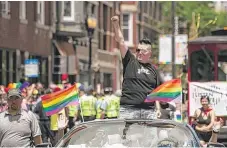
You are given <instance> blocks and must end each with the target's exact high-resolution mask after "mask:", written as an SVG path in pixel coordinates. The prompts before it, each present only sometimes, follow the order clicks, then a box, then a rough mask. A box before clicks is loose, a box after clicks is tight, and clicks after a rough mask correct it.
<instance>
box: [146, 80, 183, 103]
mask: <svg viewBox="0 0 227 148" xmlns="http://www.w3.org/2000/svg"><path fill="white" fill-rule="evenodd" d="M181 93H182V87H181V80H180V79H173V80H170V81H167V82H165V83H164V84H162V85H160V86H159V87H157V88H156V89H155V90H153V91H152V92H151V94H149V95H148V96H147V98H146V99H145V102H154V101H163V102H170V101H173V100H174V99H176V98H177V97H179V96H180V95H181Z"/></svg>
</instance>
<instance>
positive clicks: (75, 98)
mask: <svg viewBox="0 0 227 148" xmlns="http://www.w3.org/2000/svg"><path fill="white" fill-rule="evenodd" d="M41 99H42V104H43V109H44V111H45V113H46V115H47V116H51V115H53V114H56V113H58V112H59V111H61V110H62V109H63V108H64V107H66V106H68V105H76V104H78V103H79V93H78V88H77V86H76V85H73V86H71V87H69V88H67V89H64V90H61V91H59V92H55V93H51V94H47V95H44V96H42V97H41Z"/></svg>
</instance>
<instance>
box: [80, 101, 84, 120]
mask: <svg viewBox="0 0 227 148" xmlns="http://www.w3.org/2000/svg"><path fill="white" fill-rule="evenodd" d="M79 105H80V115H81V118H82V121H83V122H84V115H83V111H82V108H81V103H80V99H79Z"/></svg>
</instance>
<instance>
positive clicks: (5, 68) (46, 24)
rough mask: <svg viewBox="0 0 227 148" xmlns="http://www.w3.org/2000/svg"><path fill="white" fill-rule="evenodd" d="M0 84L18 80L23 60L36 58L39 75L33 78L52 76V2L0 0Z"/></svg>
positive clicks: (22, 69) (22, 72)
mask: <svg viewBox="0 0 227 148" xmlns="http://www.w3.org/2000/svg"><path fill="white" fill-rule="evenodd" d="M0 4H1V5H0V63H1V64H0V84H4V85H6V84H8V83H9V82H18V81H19V79H20V78H21V77H23V75H24V61H25V59H28V58H33V59H34V58H35V59H38V60H39V72H40V75H39V77H38V78H37V79H32V80H34V81H42V82H45V83H46V84H47V83H48V82H49V81H50V80H51V62H50V61H51V39H52V34H53V32H54V31H55V28H54V23H55V22H54V21H53V18H54V17H53V14H54V2H49V1H48V2H44V1H38V2H32V1H26V2H25V1H1V2H0Z"/></svg>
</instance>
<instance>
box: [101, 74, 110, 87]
mask: <svg viewBox="0 0 227 148" xmlns="http://www.w3.org/2000/svg"><path fill="white" fill-rule="evenodd" d="M103 83H104V84H103V87H104V88H106V87H112V74H109V73H104V82H103Z"/></svg>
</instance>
